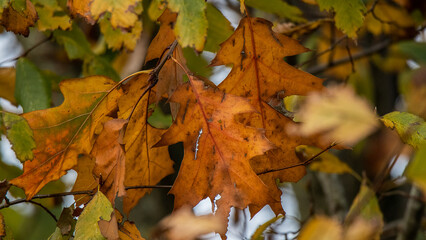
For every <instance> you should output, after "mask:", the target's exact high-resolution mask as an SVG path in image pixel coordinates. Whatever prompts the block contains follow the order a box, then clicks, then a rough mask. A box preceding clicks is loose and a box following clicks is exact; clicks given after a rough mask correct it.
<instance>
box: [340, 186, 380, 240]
mask: <svg viewBox="0 0 426 240" xmlns="http://www.w3.org/2000/svg"><path fill="white" fill-rule="evenodd" d="M358 217H361V218H362V219H364V220H366V221H371V223H372V224H375V225H377V228H376V231H375V234H374V237H373V239H376V240H378V239H380V234H381V232H382V229H383V226H384V222H383V214H382V211H381V210H380V206H379V202H378V200H377V198H376V194H375V193H374V191H373V190H372V189H371V188H369V187H368V186H367V185H366V184H365V183H363V184H362V185H361V188H360V190H359V192H358V194H357V196H356V197H355V199H354V201H353V202H352V205H351V207H350V209H349V212H348V214H347V215H346V220H345V223H348V221H352V222H353V221H354V220H355V219H356V218H358ZM349 223H350V222H349Z"/></svg>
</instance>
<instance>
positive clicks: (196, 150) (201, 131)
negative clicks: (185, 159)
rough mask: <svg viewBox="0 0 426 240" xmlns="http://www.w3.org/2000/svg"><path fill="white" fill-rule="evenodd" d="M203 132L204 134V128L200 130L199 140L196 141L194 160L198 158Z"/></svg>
mask: <svg viewBox="0 0 426 240" xmlns="http://www.w3.org/2000/svg"><path fill="white" fill-rule="evenodd" d="M201 134H203V129H202V128H201V129H200V131H199V132H198V137H197V141H196V142H195V157H194V160H197V153H198V146H199V143H200V138H201Z"/></svg>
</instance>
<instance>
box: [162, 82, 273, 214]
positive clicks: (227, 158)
mask: <svg viewBox="0 0 426 240" xmlns="http://www.w3.org/2000/svg"><path fill="white" fill-rule="evenodd" d="M189 80H190V81H189V83H187V84H185V85H181V86H180V87H178V89H177V90H176V91H175V92H174V94H173V95H172V96H171V98H170V101H173V102H177V103H179V104H180V109H179V113H178V115H177V118H176V120H175V121H174V123H173V125H172V126H171V127H170V128H169V129H168V130H167V132H166V133H164V134H163V136H162V137H161V140H160V141H159V142H158V143H157V145H156V146H166V145H171V144H174V143H177V142H183V144H184V159H183V161H182V165H181V167H180V170H179V175H178V177H177V179H176V181H175V183H174V185H173V188H172V189H171V191H170V193H172V194H173V195H174V196H175V208H180V207H182V206H184V205H190V206H195V205H197V204H198V202H199V201H201V200H202V199H205V198H207V197H209V198H210V199H211V200H212V201H213V199H215V197H216V196H217V195H220V196H221V198H220V199H219V200H217V201H215V202H216V204H217V207H218V208H217V209H218V210H217V212H216V214H217V215H219V216H221V217H222V219H227V217H228V215H229V211H230V208H231V207H232V206H234V207H236V208H239V209H244V208H245V207H247V206H248V205H249V204H253V205H256V206H264V205H265V204H267V203H268V202H271V201H273V200H276V199H272V196H271V194H270V193H269V190H268V188H267V186H266V185H265V184H264V183H263V182H262V181H261V180H260V178H259V177H258V176H257V175H256V173H255V172H254V171H253V170H252V168H251V167H250V163H249V159H250V158H252V157H254V156H258V155H261V154H263V153H264V152H265V151H268V150H270V149H271V148H272V147H273V146H272V145H271V143H270V142H269V141H268V140H267V139H266V138H265V137H264V135H263V132H262V131H261V130H259V129H256V128H252V127H247V126H244V125H243V124H241V123H239V122H237V121H236V120H235V116H237V115H238V114H242V113H253V112H255V109H254V108H253V107H252V106H251V105H250V104H249V102H248V101H247V100H245V99H243V98H240V97H237V96H234V95H231V94H226V93H223V92H222V91H219V90H218V89H212V88H209V87H206V86H204V83H203V82H202V81H199V80H197V79H195V78H194V77H192V76H189Z"/></svg>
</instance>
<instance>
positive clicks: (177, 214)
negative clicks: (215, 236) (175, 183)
mask: <svg viewBox="0 0 426 240" xmlns="http://www.w3.org/2000/svg"><path fill="white" fill-rule="evenodd" d="M225 226H226V225H225V224H223V222H222V221H221V219H220V217H218V216H214V215H205V216H195V215H194V213H193V212H192V210H191V208H189V207H182V208H180V209H179V210H177V211H174V212H173V214H172V215H170V216H168V217H166V218H164V219H163V220H161V222H160V223H159V224H158V226H157V227H156V229H155V230H154V233H153V237H154V239H168V240H195V239H198V237H199V236H201V235H203V234H207V233H210V232H218V233H223V232H224V231H225Z"/></svg>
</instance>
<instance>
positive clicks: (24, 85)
mask: <svg viewBox="0 0 426 240" xmlns="http://www.w3.org/2000/svg"><path fill="white" fill-rule="evenodd" d="M51 94H52V92H51V87H50V82H49V81H48V80H46V79H45V78H44V76H43V74H42V73H41V71H40V69H38V68H37V67H36V65H34V63H32V62H31V61H30V60H28V59H27V58H20V59H19V60H18V62H17V63H16V83H15V98H16V101H17V102H18V104H20V105H21V106H22V108H23V109H24V112H31V111H35V110H40V109H46V108H49V107H50V100H51Z"/></svg>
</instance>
